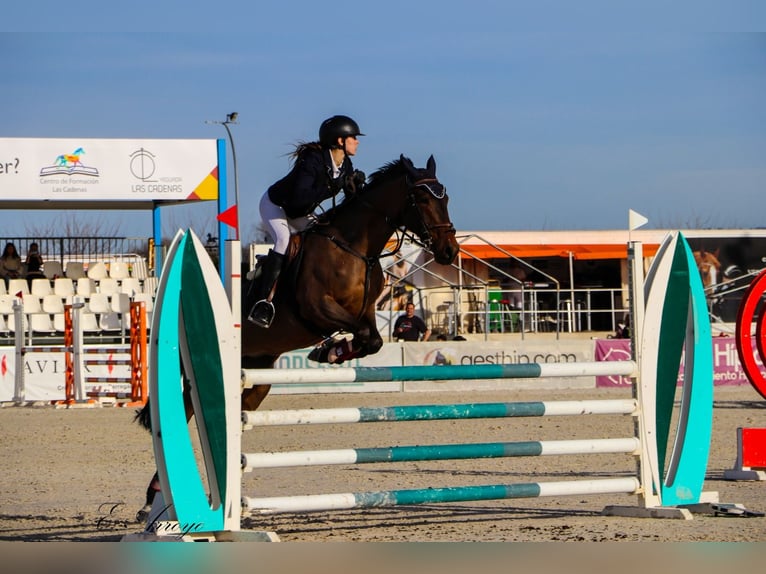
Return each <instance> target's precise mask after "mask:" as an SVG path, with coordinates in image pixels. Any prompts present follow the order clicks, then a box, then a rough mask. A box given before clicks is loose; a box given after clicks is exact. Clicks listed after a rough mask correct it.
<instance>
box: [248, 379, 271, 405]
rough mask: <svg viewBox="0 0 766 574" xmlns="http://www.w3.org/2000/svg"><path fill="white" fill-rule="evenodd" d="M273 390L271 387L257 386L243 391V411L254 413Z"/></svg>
mask: <svg viewBox="0 0 766 574" xmlns="http://www.w3.org/2000/svg"><path fill="white" fill-rule="evenodd" d="M270 390H271V385H255V386H253V387H251V388H249V389H245V390H244V391H242V410H243V411H254V410H256V409H257V408H258V407H259V406H261V403H262V402H263V399H265V398H266V395H268V394H269V391H270Z"/></svg>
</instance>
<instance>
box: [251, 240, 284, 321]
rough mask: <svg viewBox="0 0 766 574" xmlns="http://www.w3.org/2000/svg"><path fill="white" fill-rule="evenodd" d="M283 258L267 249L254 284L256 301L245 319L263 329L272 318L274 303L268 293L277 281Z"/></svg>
mask: <svg viewBox="0 0 766 574" xmlns="http://www.w3.org/2000/svg"><path fill="white" fill-rule="evenodd" d="M284 259H285V256H284V255H282V254H281V253H277V252H276V251H274V250H273V249H269V254H268V255H267V256H266V260H265V261H264V262H263V268H262V269H261V276H260V278H259V279H258V284H257V285H256V286H255V288H256V301H257V303H256V304H255V305H254V306H253V308H252V310H251V311H250V314H249V315H248V317H247V319H248V321H250V322H251V323H255V324H256V325H258V326H259V327H263V328H264V329H268V328H269V326H270V325H271V322H272V321H273V320H274V305H273V304H272V303H271V299H270V297H269V295H270V294H271V290H272V289H273V288H274V285H276V283H277V279H278V278H279V273H280V272H281V271H282V262H283V261H284Z"/></svg>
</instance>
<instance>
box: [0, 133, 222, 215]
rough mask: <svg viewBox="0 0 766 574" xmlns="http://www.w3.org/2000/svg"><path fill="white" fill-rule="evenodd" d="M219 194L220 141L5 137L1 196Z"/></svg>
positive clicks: (178, 197)
mask: <svg viewBox="0 0 766 574" xmlns="http://www.w3.org/2000/svg"><path fill="white" fill-rule="evenodd" d="M217 198H218V148H217V142H216V140H170V139H168V140H121V139H53V138H41V139H32V138H0V201H9V200H23V201H27V200H40V201H46V200H47V201H105V200H106V201H112V200H121V201H174V202H178V201H199V200H214V199H217Z"/></svg>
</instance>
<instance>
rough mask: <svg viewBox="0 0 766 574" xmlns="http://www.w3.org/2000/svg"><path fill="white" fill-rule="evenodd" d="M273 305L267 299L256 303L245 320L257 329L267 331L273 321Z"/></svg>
mask: <svg viewBox="0 0 766 574" xmlns="http://www.w3.org/2000/svg"><path fill="white" fill-rule="evenodd" d="M274 312H275V311H274V303H272V302H271V301H269V300H268V299H261V300H260V301H258V302H257V303H256V304H255V305H254V306H253V308H252V310H251V311H250V314H249V315H248V316H247V320H248V321H250V322H251V323H254V324H255V325H258V326H259V327H263V328H264V329H268V328H269V327H270V326H271V322H272V321H273V320H274Z"/></svg>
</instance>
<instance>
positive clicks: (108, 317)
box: [88, 293, 130, 331]
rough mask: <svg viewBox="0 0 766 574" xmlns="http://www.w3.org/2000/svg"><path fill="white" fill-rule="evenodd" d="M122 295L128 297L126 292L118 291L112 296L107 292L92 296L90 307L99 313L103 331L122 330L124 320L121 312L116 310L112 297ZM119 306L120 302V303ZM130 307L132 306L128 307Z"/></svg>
mask: <svg viewBox="0 0 766 574" xmlns="http://www.w3.org/2000/svg"><path fill="white" fill-rule="evenodd" d="M120 296H123V297H127V295H125V294H124V293H117V294H115V295H114V297H110V296H109V295H107V294H106V293H93V294H91V296H90V301H89V302H88V307H89V308H90V310H91V311H92V312H93V313H96V314H97V315H98V326H99V328H100V329H101V330H102V331H121V330H122V321H121V319H120V314H119V313H118V312H116V311H114V308H113V306H112V301H111V299H114V298H115V297H117V298H118V299H119V297H120ZM118 306H119V303H118ZM128 309H130V307H128Z"/></svg>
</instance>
